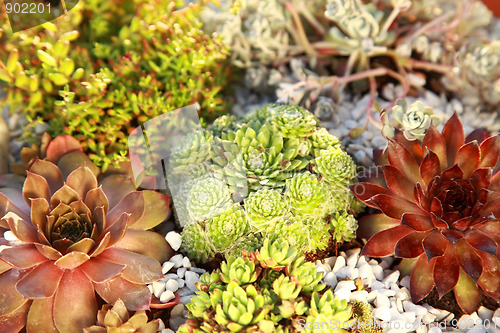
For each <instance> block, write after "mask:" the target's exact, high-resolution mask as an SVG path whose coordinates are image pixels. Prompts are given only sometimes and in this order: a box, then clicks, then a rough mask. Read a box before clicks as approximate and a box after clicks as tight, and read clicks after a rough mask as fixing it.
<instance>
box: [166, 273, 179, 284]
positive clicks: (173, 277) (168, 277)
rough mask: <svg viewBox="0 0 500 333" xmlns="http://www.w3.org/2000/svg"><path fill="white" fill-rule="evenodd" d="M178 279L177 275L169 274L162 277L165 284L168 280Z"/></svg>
mask: <svg viewBox="0 0 500 333" xmlns="http://www.w3.org/2000/svg"><path fill="white" fill-rule="evenodd" d="M178 277H179V276H178V275H177V274H174V273H169V274H165V276H164V277H163V279H162V280H164V281H165V282H167V281H168V280H170V279H177V278H178Z"/></svg>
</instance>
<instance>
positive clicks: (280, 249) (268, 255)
mask: <svg viewBox="0 0 500 333" xmlns="http://www.w3.org/2000/svg"><path fill="white" fill-rule="evenodd" d="M296 255H297V249H296V248H295V247H293V246H290V245H289V244H288V242H286V241H282V242H279V241H275V242H270V241H269V240H268V239H266V240H264V243H263V244H262V247H261V248H260V249H259V250H258V251H256V252H255V257H256V259H257V260H258V261H260V262H261V265H262V266H263V267H265V268H271V269H274V270H282V269H284V268H285V266H286V265H288V264H290V263H291V262H292V261H293V260H294V259H295V256H296Z"/></svg>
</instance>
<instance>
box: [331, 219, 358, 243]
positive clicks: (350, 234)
mask: <svg viewBox="0 0 500 333" xmlns="http://www.w3.org/2000/svg"><path fill="white" fill-rule="evenodd" d="M330 224H331V227H332V231H333V238H334V239H335V240H336V241H337V242H349V241H350V240H352V239H354V238H356V230H357V229H358V221H357V220H356V219H355V218H354V216H352V215H350V214H347V213H346V212H343V213H336V214H335V215H334V216H332V217H331V218H330Z"/></svg>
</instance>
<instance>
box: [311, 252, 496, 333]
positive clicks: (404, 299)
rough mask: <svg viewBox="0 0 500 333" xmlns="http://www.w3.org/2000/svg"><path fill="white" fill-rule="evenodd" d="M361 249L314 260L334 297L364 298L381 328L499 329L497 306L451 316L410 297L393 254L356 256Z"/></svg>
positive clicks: (486, 332) (428, 332) (400, 332)
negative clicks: (358, 285) (394, 267)
mask: <svg viewBox="0 0 500 333" xmlns="http://www.w3.org/2000/svg"><path fill="white" fill-rule="evenodd" d="M360 251H361V249H354V250H350V251H347V254H346V253H344V252H342V253H341V254H340V256H338V257H331V258H327V259H324V260H322V261H319V260H318V261H316V268H317V270H318V272H321V273H323V282H324V283H326V284H328V285H329V286H331V287H332V288H333V289H334V294H335V296H336V297H339V298H342V299H347V300H349V301H365V302H368V303H370V305H371V306H372V307H373V316H374V318H375V321H376V323H377V324H378V325H379V327H382V328H383V330H384V332H390V333H405V332H417V333H441V332H468V333H500V309H498V310H497V311H495V312H493V311H491V310H489V309H487V308H485V307H480V308H479V309H478V311H477V312H474V313H473V314H471V315H464V316H462V317H461V318H454V315H453V314H452V313H450V312H448V311H446V310H441V309H436V308H433V307H432V306H430V305H427V304H424V305H417V304H414V303H413V302H412V301H411V296H410V291H409V289H408V288H409V282H410V278H409V277H408V276H406V277H403V278H401V276H400V272H399V271H397V270H396V271H392V270H390V268H389V267H390V266H391V264H392V262H393V258H383V259H382V262H381V263H379V262H378V261H377V260H375V259H370V258H368V257H364V256H359V253H360ZM358 278H360V279H362V281H363V285H364V288H363V290H356V285H355V282H354V280H355V279H358Z"/></svg>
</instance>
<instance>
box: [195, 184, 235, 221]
mask: <svg viewBox="0 0 500 333" xmlns="http://www.w3.org/2000/svg"><path fill="white" fill-rule="evenodd" d="M229 207H231V194H230V192H229V188H228V187H227V185H226V184H225V183H224V182H223V181H221V180H219V179H217V178H215V177H211V176H207V177H203V178H200V179H197V180H195V181H194V184H193V185H192V186H191V188H190V190H189V195H188V200H187V203H186V208H187V210H188V211H189V214H190V215H191V216H192V218H193V220H195V221H204V220H206V219H210V218H212V217H214V216H217V215H219V214H221V213H222V212H225V211H226V210H227V209H228V208H229Z"/></svg>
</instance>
